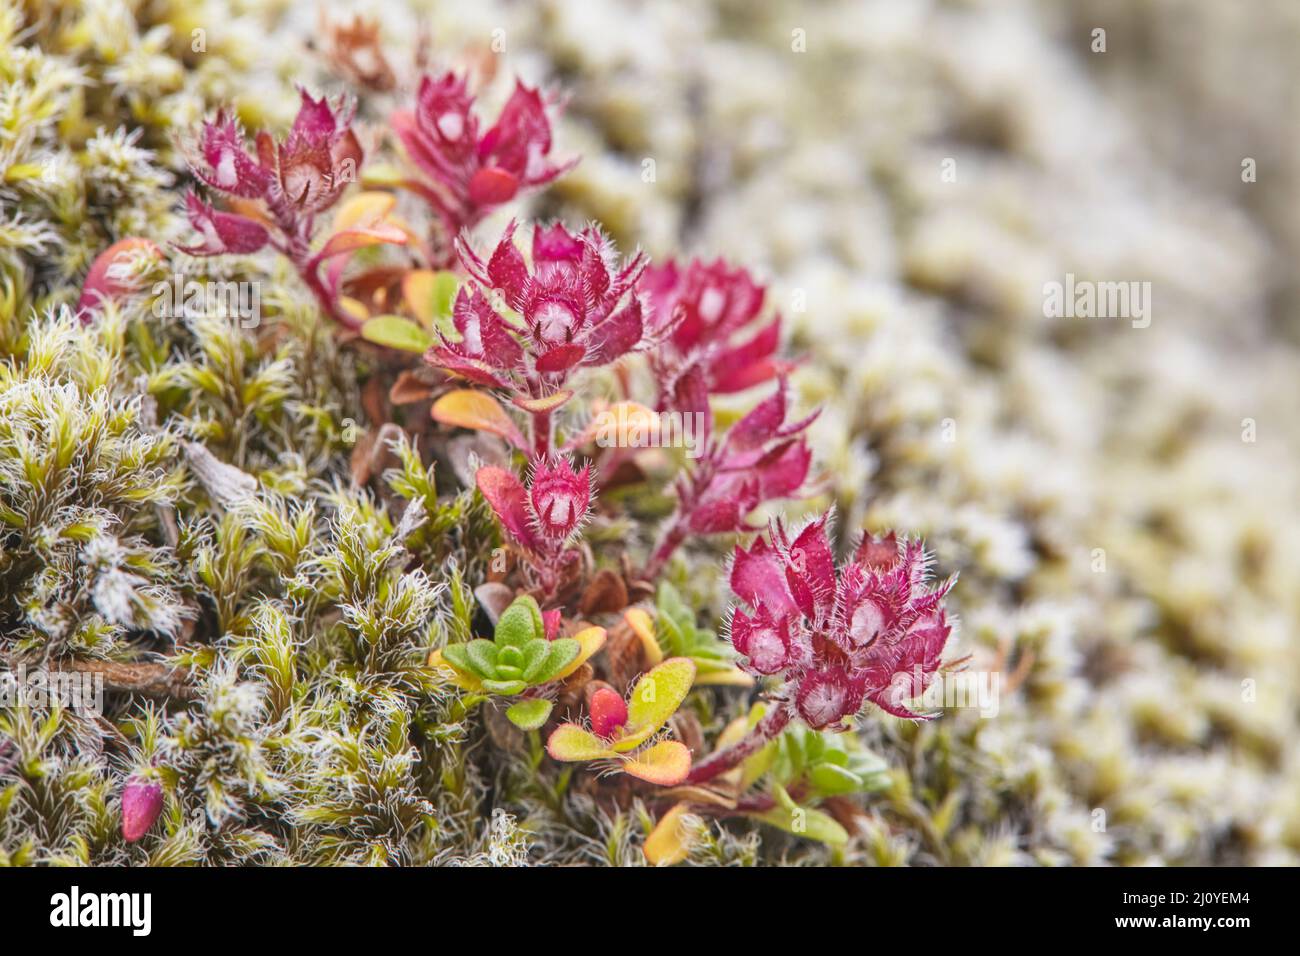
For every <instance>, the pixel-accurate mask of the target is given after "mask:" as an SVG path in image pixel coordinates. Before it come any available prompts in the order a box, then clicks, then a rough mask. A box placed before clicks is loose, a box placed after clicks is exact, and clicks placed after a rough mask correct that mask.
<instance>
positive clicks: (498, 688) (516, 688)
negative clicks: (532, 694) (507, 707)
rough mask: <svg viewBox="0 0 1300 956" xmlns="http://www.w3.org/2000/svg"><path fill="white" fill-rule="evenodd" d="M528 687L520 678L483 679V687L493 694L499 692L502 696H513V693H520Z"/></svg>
mask: <svg viewBox="0 0 1300 956" xmlns="http://www.w3.org/2000/svg"><path fill="white" fill-rule="evenodd" d="M527 687H528V685H527V684H525V683H524V682H523V681H521V680H485V681H483V689H484V690H490V691H491V692H492V693H494V694H500V695H501V696H502V697H513V696H514V695H515V694H519V693H522V692H523V691H524V690H526V689H527Z"/></svg>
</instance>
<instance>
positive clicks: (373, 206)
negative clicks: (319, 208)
mask: <svg viewBox="0 0 1300 956" xmlns="http://www.w3.org/2000/svg"><path fill="white" fill-rule="evenodd" d="M396 205H397V197H396V196H394V195H393V194H392V193H386V192H378V191H376V190H369V191H367V192H360V193H357V194H356V195H355V196H353V197H352V198H351V199H347V200H345V201H344V202H343V204H342V205H341V206H339V211H338V212H336V213H335V214H334V232H346V231H347V230H349V229H356V228H362V229H365V228H369V227H370V226H375V225H378V224H379V223H381V222H383V221H384V219H385V218H386V217H387V216H388V214H389V213H390V212H392V211H393V208H394V207H395V206H396Z"/></svg>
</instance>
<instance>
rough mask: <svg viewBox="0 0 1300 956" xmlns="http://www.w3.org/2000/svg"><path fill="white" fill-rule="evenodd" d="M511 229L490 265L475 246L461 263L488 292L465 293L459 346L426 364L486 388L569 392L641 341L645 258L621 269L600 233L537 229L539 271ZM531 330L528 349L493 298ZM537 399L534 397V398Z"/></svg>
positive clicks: (464, 250)
mask: <svg viewBox="0 0 1300 956" xmlns="http://www.w3.org/2000/svg"><path fill="white" fill-rule="evenodd" d="M516 228H517V224H516V223H514V222H511V223H510V225H509V226H508V227H507V228H506V231H505V234H504V235H503V236H502V238H501V241H500V242H499V243H497V247H496V249H495V251H494V252H493V253H492V256H491V258H489V259H488V261H487V262H486V263H485V262H484V261H483V260H482V259H481V258H480V257H479V256H478V255H476V254H475V253H474V251H473V250H472V249H470V248H469V247H468V246H466V245H464V244H462V245H461V247H460V252H461V261H462V262H463V263H464V265H465V268H466V269H467V270H468V271H469V274H470V275H471V276H472V277H473V279H474V281H475V282H476V283H477V284H478V286H479V287H480V288H478V289H474V290H472V291H470V292H468V293H466V292H465V291H464V290H462V291H461V294H460V296H459V297H458V298H457V301H456V306H455V308H454V310H453V318H454V320H455V323H456V330H457V332H458V333H459V334H460V336H461V340H460V341H459V342H455V343H451V342H448V341H444V342H442V343H441V344H440V345H438V346H435V347H434V348H433V349H431V350H430V352H429V353H428V355H427V356H426V358H427V359H428V361H429V362H431V363H432V364H434V365H439V366H442V367H444V368H447V369H449V370H450V371H455V372H462V374H466V376H467V377H469V378H472V379H475V380H476V381H481V382H483V383H485V384H497V385H504V384H505V383H507V382H509V381H512V380H514V381H515V382H516V384H517V385H518V387H520V388H522V387H523V383H524V382H529V381H532V382H537V381H546V382H549V383H552V384H558V383H560V382H562V381H563V380H564V378H565V376H566V375H568V373H569V372H570V371H571V370H573V369H575V368H577V367H579V366H583V365H604V364H607V363H609V362H612V361H614V360H615V359H617V358H619V357H620V356H623V355H625V354H627V353H628V352H629V351H631V350H632V349H634V348H636V347H637V346H638V345H639V344H640V343H641V338H642V331H643V328H642V309H641V299H640V298H639V296H638V295H637V293H636V288H635V287H636V282H637V279H638V278H639V277H640V275H641V272H642V270H643V269H644V268H645V259H644V257H643V256H642V255H640V254H637V255H635V256H633V257H632V259H631V260H630V261H629V262H627V263H626V264H624V265H623V266H622V267H621V268H619V267H618V266H617V264H616V263H617V258H616V255H615V252H614V247H613V243H612V242H610V240H609V239H608V238H607V237H606V236H605V235H604V234H603V233H602V232H601V231H600V229H599V228H597V227H595V226H588V227H587V228H586V229H583V230H582V231H581V232H579V233H576V234H575V233H570V232H569V231H568V230H567V229H565V228H564V226H563V225H560V224H558V223H557V224H555V225H553V226H551V227H550V228H546V229H544V228H542V227H541V226H535V227H534V228H533V242H532V267H531V269H530V268H529V266H528V265H527V264H526V263H525V261H524V256H523V253H521V252H520V251H519V248H518V247H517V246H516V245H515V242H514V234H515V229H516ZM494 289H497V290H500V294H501V298H502V299H503V303H502V304H503V305H505V306H507V307H509V308H510V309H512V310H514V311H515V312H516V313H518V314H519V315H520V316H521V318H522V320H523V324H524V330H525V331H524V335H523V337H522V338H523V341H522V343H521V344H522V347H521V348H516V347H511V346H510V345H508V344H507V343H506V341H505V339H506V338H507V337H511V336H512V335H513V333H512V332H511V331H510V326H509V324H508V323H507V322H506V321H505V319H504V318H502V317H501V315H500V314H499V313H498V311H497V310H496V309H494V308H493V307H492V304H491V302H490V301H489V299H490V298H491V290H494ZM535 397H536V396H535Z"/></svg>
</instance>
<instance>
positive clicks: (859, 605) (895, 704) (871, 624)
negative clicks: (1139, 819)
mask: <svg viewBox="0 0 1300 956" xmlns="http://www.w3.org/2000/svg"><path fill="white" fill-rule="evenodd" d="M828 522H829V515H824V516H822V517H821V518H818V519H817V520H815V521H813V522H812V523H810V524H809V525H808V526H807V527H805V528H804V529H803V530H802V531H801V532H800V533H799V534H798V535H797V536H796V537H794V538H793V540H792V539H791V538H790V536H789V534H788V532H787V530H786V528H785V527H784V525H783V524H781V523H780V522H779V521H778V522H774V523H773V524H772V526H771V528H770V532H769V535H768V539H767V540H764V539H763V538H759V539H758V540H757V541H756V542H755V543H754V544H753V546H752V547H750V548H749V549H748V550H744V549H741V548H739V547H738V548H737V549H736V553H735V560H734V563H733V565H732V570H731V589H732V590H733V591H734V592H735V593H736V595H737V596H738V597H740V599H741V600H742V601H743V602H744V603H745V604H746V605H747V606H748V608H749V610H748V612H747V611H745V610H743V609H740V608H737V609H736V610H735V611H733V613H732V618H731V642H732V644H733V645H734V647H735V648H736V650H737V651H738V652H739V653H741V654H742V655H744V657H745V661H744V662H743V664H742V666H743V667H745V668H746V669H747V670H749V671H750V672H751V673H754V674H759V675H775V676H780V677H783V678H784V679H785V681H786V686H787V691H786V693H787V694H791V695H793V703H794V707H795V709H796V711H797V712H798V714H799V716H800V717H801V718H802V719H803V721H804V723H806V724H807V725H808V726H810V727H814V728H821V727H826V726H830V725H833V724H838V723H839V722H841V721H842V720H843V719H844V718H846V717H850V716H852V715H853V714H855V713H857V712H858V710H859V709H861V707H862V704H863V701H864V700H870V701H871V702H873V703H874V704H876V705H877V706H878V707H880V708H881V709H882V710H885V711H886V712H888V713H891V714H894V715H895V716H898V717H908V718H914V719H916V718H921V717H922V716H923V715H920V714H916V713H913V712H912V711H911V710H909V709H908V708H907V707H906V706H905V705H906V702H907V701H909V700H911V699H912V698H914V697H917V696H919V695H920V694H921V693H922V692H924V690H925V689H926V687H928V686H929V684H930V683H931V681H932V680H933V678H934V675H935V673H936V672H937V670H938V668H939V661H940V657H941V655H942V653H943V649H944V645H945V643H946V642H947V639H948V635H949V634H950V633H951V631H952V627H951V625H950V624H949V623H948V620H947V617H946V615H945V612H944V609H943V605H942V602H943V598H944V596H945V595H946V594H947V593H948V591H949V589H950V588H951V587H952V585H953V583H954V582H953V580H952V579H949V580H947V581H944V582H942V583H941V584H939V585H937V586H927V584H926V579H927V576H928V562H927V559H926V556H925V552H924V549H923V546H922V544H921V543H920V542H919V541H915V540H913V541H907V540H904V541H898V540H896V539H895V537H894V535H893V534H890V535H888V536H887V537H884V538H873V537H871V536H869V535H868V536H865V537H864V538H863V539H862V541H861V543H860V544H859V546H858V547H857V549H856V551H855V553H854V556H853V558H852V560H850V561H849V562H848V563H847V564H846V565H845V566H844V567H843V568H841V569H839V570H838V571H837V570H836V567H835V560H834V556H833V555H832V552H831V545H830V542H829V540H828V538H827V525H828Z"/></svg>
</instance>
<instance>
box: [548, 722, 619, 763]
mask: <svg viewBox="0 0 1300 956" xmlns="http://www.w3.org/2000/svg"><path fill="white" fill-rule="evenodd" d="M546 752H547V753H548V754H550V755H551V759H553V760H565V761H573V760H600V759H601V758H602V757H613V756H616V754H615V753H614V751H612V750H610V748H609V744H608V743H606V742H605V741H603V740H601V739H600V738H599V737H597V736H596V735H595V734H593V733H592V732H591V731H590V730H584V729H583V728H582V727H579V726H578V725H577V724H560V726H558V727H556V728H555V730H554V731H553V732H552V733H551V736H550V739H549V740H547V741H546Z"/></svg>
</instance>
